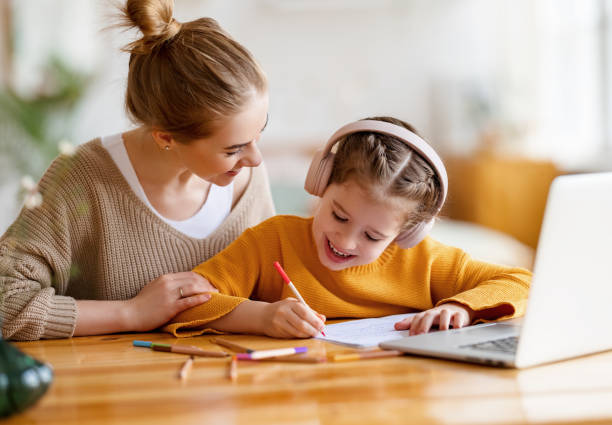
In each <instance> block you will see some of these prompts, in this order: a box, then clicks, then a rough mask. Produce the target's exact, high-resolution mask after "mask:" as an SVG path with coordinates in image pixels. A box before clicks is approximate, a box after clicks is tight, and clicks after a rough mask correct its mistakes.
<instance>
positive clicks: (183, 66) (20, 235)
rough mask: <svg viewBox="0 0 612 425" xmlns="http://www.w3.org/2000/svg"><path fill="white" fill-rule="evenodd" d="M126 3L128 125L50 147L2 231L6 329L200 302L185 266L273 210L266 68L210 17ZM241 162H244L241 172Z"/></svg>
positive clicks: (141, 325) (74, 327) (83, 322)
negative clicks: (34, 182)
mask: <svg viewBox="0 0 612 425" xmlns="http://www.w3.org/2000/svg"><path fill="white" fill-rule="evenodd" d="M172 10H173V1H172V0H128V1H127V4H126V6H125V8H124V10H123V13H124V18H125V21H126V22H125V23H126V24H127V26H134V27H138V28H139V29H140V30H141V32H142V34H143V36H142V38H140V39H139V40H137V41H135V42H133V43H131V44H130V45H128V46H127V47H126V50H127V51H128V52H129V53H130V62H129V73H128V82H127V93H126V106H127V110H128V112H129V114H130V116H131V117H132V118H133V120H134V121H135V122H136V123H137V124H138V127H137V128H135V129H134V130H132V131H128V132H125V133H123V134H118V135H114V136H108V137H103V138H99V139H95V140H92V141H90V142H88V143H85V144H83V145H81V146H80V147H79V148H78V149H77V151H76V153H75V154H74V155H72V156H60V157H58V158H57V159H56V160H55V161H54V162H53V163H52V164H51V166H50V167H49V169H48V170H47V172H46V173H45V175H44V176H43V177H42V179H41V181H40V183H39V191H40V193H41V195H42V197H43V203H42V205H40V206H39V207H37V208H33V209H23V210H22V211H21V213H20V215H19V216H18V218H17V219H16V221H15V222H14V223H13V224H12V225H11V227H10V228H9V229H8V230H7V232H6V233H5V234H4V235H3V236H2V238H0V290H1V304H0V309H1V310H0V311H1V313H2V333H3V335H4V337H5V338H7V339H14V340H35V339H40V338H63V337H70V336H73V335H94V334H104V333H112V332H124V331H148V330H152V329H155V328H157V327H159V326H161V325H162V324H164V323H166V322H167V321H168V320H169V319H171V318H172V317H174V316H175V315H176V314H178V313H179V312H181V311H183V310H185V309H187V308H190V307H193V306H196V305H199V304H201V303H203V302H206V301H207V300H208V299H209V298H210V295H209V294H206V293H205V292H206V291H211V290H214V288H212V287H211V286H210V285H208V284H207V283H206V281H205V280H204V279H203V278H201V277H200V276H199V275H197V274H195V273H192V272H189V271H188V270H191V269H192V268H193V267H194V266H195V265H196V264H199V263H200V262H202V261H203V260H205V259H207V258H209V257H211V256H212V255H214V254H215V253H217V252H218V251H220V250H221V249H223V248H224V247H225V246H226V245H228V244H229V243H230V242H231V241H232V240H234V239H235V238H236V237H237V236H238V235H240V233H241V232H242V231H243V230H244V229H245V228H247V227H250V226H252V225H254V224H257V223H259V222H260V221H262V220H263V219H265V218H267V217H269V216H271V215H273V213H274V207H273V204H272V199H271V196H270V191H269V186H268V181H267V176H266V173H265V170H264V168H263V167H259V168H257V166H258V165H259V164H260V163H261V156H260V152H259V150H258V147H257V141H258V139H259V137H260V135H261V132H262V131H263V129H264V127H265V125H266V123H267V116H268V94H267V83H266V78H265V76H264V74H263V72H262V71H261V69H260V68H259V66H258V65H257V63H256V62H255V60H254V59H253V58H252V56H251V55H250V53H249V52H248V51H247V50H246V49H245V48H244V47H243V46H241V45H240V44H239V43H237V42H236V41H234V40H233V39H231V37H230V36H229V35H228V34H226V33H225V32H224V31H223V30H222V29H221V28H220V27H219V25H218V24H217V23H216V22H215V21H214V20H212V19H207V18H201V19H197V20H194V21H191V22H186V23H179V22H177V21H176V20H174V19H173V18H172ZM243 168H244V169H243Z"/></svg>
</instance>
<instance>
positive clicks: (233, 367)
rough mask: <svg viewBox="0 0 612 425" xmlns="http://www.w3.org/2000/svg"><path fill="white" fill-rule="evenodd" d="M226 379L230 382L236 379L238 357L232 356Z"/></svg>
mask: <svg viewBox="0 0 612 425" xmlns="http://www.w3.org/2000/svg"><path fill="white" fill-rule="evenodd" d="M227 377H228V378H229V379H230V380H231V381H235V380H236V379H238V357H236V356H232V360H231V361H230V362H229V369H228V373H227Z"/></svg>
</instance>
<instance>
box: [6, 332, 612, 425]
mask: <svg viewBox="0 0 612 425" xmlns="http://www.w3.org/2000/svg"><path fill="white" fill-rule="evenodd" d="M210 338H211V336H209V335H207V336H203V337H197V338H189V339H181V340H180V341H179V342H180V343H182V344H192V345H197V346H200V347H202V348H206V349H217V350H218V349H219V347H217V346H215V345H213V344H211V343H210V342H209V339H210ZM227 338H229V339H231V340H233V341H235V342H239V343H242V344H243V345H247V346H250V347H252V348H255V349H263V348H273V347H279V346H287V347H288V346H296V345H307V346H308V347H309V348H310V351H317V352H321V353H324V352H326V353H327V354H330V353H332V354H334V353H340V352H347V351H350V350H349V349H347V348H344V347H341V346H338V345H333V344H329V343H325V342H322V341H317V340H306V341H303V340H300V341H296V340H291V341H288V340H282V341H279V340H272V339H269V338H265V337H258V336H243V335H232V336H228V337H227ZM135 339H140V340H149V341H156V342H167V343H170V342H174V341H175V339H174V338H172V337H171V336H170V335H167V334H158V333H148V334H118V335H107V336H95V337H81V338H72V339H65V340H49V341H37V342H27V343H17V344H16V345H17V346H18V347H20V348H21V349H22V350H23V351H25V352H27V353H28V354H30V355H32V356H35V357H36V358H38V359H40V360H43V361H46V362H48V363H50V364H51V365H52V366H53V368H54V371H55V379H54V383H53V385H52V387H51V389H50V390H49V392H48V393H47V394H46V395H45V396H44V397H43V398H42V399H41V400H40V401H39V403H38V404H37V405H36V406H34V407H33V408H31V409H29V410H27V411H26V412H24V413H21V414H20V415H17V416H14V417H11V418H10V419H8V420H6V421H4V423H5V424H7V425H8V424H46V425H53V424H62V425H64V424H73V423H79V424H113V423H117V424H147V425H154V424H164V425H167V424H183V425H186V424H206V425H214V424H223V425H228V424H248V425H257V424H302V425H309V424H330V425H341V424H352V425H354V424H376V423H380V424H385V425H389V424H396V423H409V424H523V423H529V424H532V423H533V424H552V423H555V424H569V423H572V424H573V423H576V424H578V423H580V424H586V423H597V424H604V423H605V424H610V423H612V352H607V353H603V354H598V355H593V356H587V357H583V358H579V359H574V360H569V361H566V362H561V363H556V364H551V365H545V366H540V367H536V368H532V369H526V370H523V371H516V370H507V369H495V368H489V367H485V366H478V365H470V364H462V363H455V362H448V361H443V360H435V359H426V358H418V357H408V356H403V357H395V358H387V359H376V360H363V361H355V362H345V363H332V362H328V363H319V364H305V363H278V362H240V363H239V376H238V379H237V380H236V381H234V382H232V381H231V380H230V379H228V377H227V364H228V361H227V359H215V358H201V357H199V358H196V361H195V362H194V364H193V369H192V370H191V373H190V375H189V377H188V379H186V380H183V381H181V380H180V379H179V378H178V371H179V368H180V366H181V365H182V363H183V362H184V360H185V359H186V356H184V355H179V354H174V353H164V352H156V351H152V350H149V349H147V348H140V347H133V346H132V341H133V340H135Z"/></svg>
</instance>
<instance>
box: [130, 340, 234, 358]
mask: <svg viewBox="0 0 612 425" xmlns="http://www.w3.org/2000/svg"><path fill="white" fill-rule="evenodd" d="M133 344H134V346H135V347H148V348H151V349H153V350H155V351H166V352H171V353H178V354H190V355H192V356H200V357H229V356H230V354H229V353H226V352H225V351H208V350H202V349H201V348H200V347H196V346H194V345H170V344H162V343H159V342H151V341H138V340H136V341H133Z"/></svg>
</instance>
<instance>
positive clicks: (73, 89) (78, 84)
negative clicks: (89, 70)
mask: <svg viewBox="0 0 612 425" xmlns="http://www.w3.org/2000/svg"><path fill="white" fill-rule="evenodd" d="M90 80H91V77H90V76H89V75H87V74H84V73H81V72H78V71H75V70H73V69H72V68H71V67H70V66H68V65H67V64H66V63H65V62H64V61H62V60H61V59H59V58H58V57H55V56H52V57H51V58H50V59H49V61H48V63H47V65H46V67H45V69H44V71H43V83H42V84H41V86H40V87H39V88H38V90H36V92H35V93H33V94H31V95H23V94H19V93H17V92H15V91H14V90H12V89H11V88H5V89H3V90H0V152H3V153H4V154H5V155H8V158H10V159H9V162H10V165H11V166H13V167H14V168H16V169H17V170H18V171H20V172H22V173H26V174H31V175H34V176H36V177H39V176H40V175H41V174H42V172H43V171H44V169H45V168H46V167H47V166H48V164H49V162H50V161H51V160H52V159H53V158H54V157H55V156H56V155H57V154H58V142H59V141H60V140H61V139H64V138H66V137H67V136H68V135H69V134H70V130H71V118H72V116H73V115H74V111H75V109H76V107H77V106H78V103H79V101H80V99H81V98H82V97H83V94H84V92H85V90H86V88H87V86H88V85H89V83H90Z"/></svg>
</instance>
